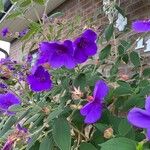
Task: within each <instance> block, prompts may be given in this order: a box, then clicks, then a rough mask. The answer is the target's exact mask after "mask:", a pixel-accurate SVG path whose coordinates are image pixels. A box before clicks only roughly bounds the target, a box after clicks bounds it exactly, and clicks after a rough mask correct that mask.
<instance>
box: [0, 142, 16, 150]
mask: <svg viewBox="0 0 150 150" xmlns="http://www.w3.org/2000/svg"><path fill="white" fill-rule="evenodd" d="M13 143H14V142H12V141H7V142H6V143H5V145H4V147H3V148H2V150H12V149H13Z"/></svg>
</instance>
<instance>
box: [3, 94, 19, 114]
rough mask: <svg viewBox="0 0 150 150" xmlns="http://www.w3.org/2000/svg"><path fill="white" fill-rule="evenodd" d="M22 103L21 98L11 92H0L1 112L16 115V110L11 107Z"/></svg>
mask: <svg viewBox="0 0 150 150" xmlns="http://www.w3.org/2000/svg"><path fill="white" fill-rule="evenodd" d="M20 104H21V101H20V99H19V98H18V97H17V96H15V95H14V94H12V93H11V92H7V93H5V94H0V112H2V113H6V114H8V115H14V114H15V113H14V112H11V111H9V107H10V106H13V105H20Z"/></svg>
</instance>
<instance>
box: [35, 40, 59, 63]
mask: <svg viewBox="0 0 150 150" xmlns="http://www.w3.org/2000/svg"><path fill="white" fill-rule="evenodd" d="M56 47H57V44H56V43H49V42H41V43H40V44H39V53H40V54H39V58H38V64H43V63H47V62H48V61H49V59H50V58H51V57H52V55H53V53H54V51H55V49H56Z"/></svg>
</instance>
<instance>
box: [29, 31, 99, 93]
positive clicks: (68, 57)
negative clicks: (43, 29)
mask: <svg viewBox="0 0 150 150" xmlns="http://www.w3.org/2000/svg"><path fill="white" fill-rule="evenodd" d="M96 39H97V35H96V33H95V32H94V31H92V30H90V29H88V30H86V31H85V32H84V33H83V34H82V35H81V36H80V37H79V38H77V39H76V40H75V41H74V42H72V41H70V40H65V41H64V42H63V43H61V42H41V43H40V45H39V57H38V59H37V62H36V64H35V65H34V66H33V68H32V70H31V72H32V73H31V74H30V75H28V76H27V82H28V84H29V85H30V88H31V89H32V90H33V91H35V92H40V91H45V90H50V89H51V88H52V81H51V79H50V74H49V73H48V71H46V70H45V68H44V67H43V66H44V64H48V65H49V66H50V67H52V68H60V67H63V66H65V67H66V68H68V69H73V68H74V67H75V66H76V65H77V63H83V62H85V61H86V60H87V59H88V58H89V57H91V56H93V55H94V54H96V52H97V45H96Z"/></svg>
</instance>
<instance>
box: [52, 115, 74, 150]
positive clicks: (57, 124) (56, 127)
mask: <svg viewBox="0 0 150 150" xmlns="http://www.w3.org/2000/svg"><path fill="white" fill-rule="evenodd" d="M53 138H54V141H55V143H56V144H57V146H58V147H59V148H60V149H61V150H70V148H71V133H70V127H69V124H68V121H67V120H66V119H63V118H58V119H56V120H55V121H54V124H53Z"/></svg>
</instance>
